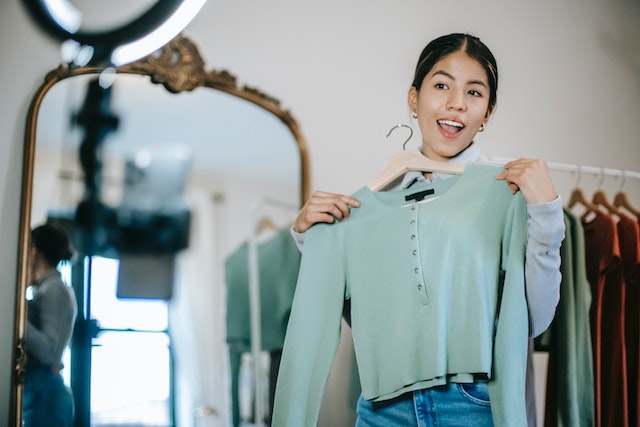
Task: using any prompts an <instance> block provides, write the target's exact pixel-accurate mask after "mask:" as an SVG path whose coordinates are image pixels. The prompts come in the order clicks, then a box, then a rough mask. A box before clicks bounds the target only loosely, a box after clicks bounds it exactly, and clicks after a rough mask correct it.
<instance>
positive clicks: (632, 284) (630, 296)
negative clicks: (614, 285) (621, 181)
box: [618, 214, 640, 427]
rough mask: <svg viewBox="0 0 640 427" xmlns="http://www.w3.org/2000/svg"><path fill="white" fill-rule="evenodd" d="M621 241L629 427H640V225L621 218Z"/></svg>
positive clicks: (622, 215)
mask: <svg viewBox="0 0 640 427" xmlns="http://www.w3.org/2000/svg"><path fill="white" fill-rule="evenodd" d="M618 239H619V241H620V255H621V258H622V272H623V278H624V282H625V285H626V286H625V291H626V294H625V309H624V311H625V322H624V331H625V346H626V349H627V389H628V399H629V425H630V426H632V427H640V413H639V412H638V408H640V390H639V389H638V376H639V375H640V372H639V371H640V370H639V367H640V357H639V355H640V340H639V337H638V333H639V329H640V310H639V309H640V304H639V303H640V238H639V227H638V222H637V221H636V220H635V219H634V218H631V217H629V216H627V215H624V214H621V215H620V220H619V221H618Z"/></svg>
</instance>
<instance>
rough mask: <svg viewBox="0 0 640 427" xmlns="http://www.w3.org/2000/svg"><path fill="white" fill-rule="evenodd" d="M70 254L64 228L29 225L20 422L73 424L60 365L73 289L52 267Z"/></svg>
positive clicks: (33, 426)
mask: <svg viewBox="0 0 640 427" xmlns="http://www.w3.org/2000/svg"><path fill="white" fill-rule="evenodd" d="M72 255H73V250H72V246H71V243H70V241H69V237H68V236H67V233H66V232H65V230H64V229H62V228H60V227H58V226H55V225H53V224H51V223H47V224H44V225H41V226H38V227H36V228H34V229H33V230H32V231H31V251H30V252H29V278H28V279H29V281H30V285H31V286H32V287H33V290H34V292H33V298H32V299H31V300H30V301H29V304H28V310H27V316H28V323H27V331H26V338H25V347H26V351H27V365H26V369H25V381H24V404H23V425H24V427H39V426H43V427H44V426H47V427H48V426H56V427H67V426H68V427H70V426H72V425H73V420H74V404H73V398H72V394H71V390H70V389H69V388H68V387H67V386H66V385H65V384H64V382H63V380H62V376H61V375H60V371H61V370H62V368H63V365H62V354H63V352H64V350H65V348H66V347H67V345H68V344H69V341H70V340H71V334H72V332H73V325H74V321H75V318H76V314H77V306H76V299H75V295H74V293H73V290H72V289H71V288H70V287H69V286H67V285H66V284H65V283H64V282H63V281H62V278H61V276H60V272H59V271H58V270H57V269H56V267H57V265H58V263H59V262H60V261H62V260H69V259H71V257H72Z"/></svg>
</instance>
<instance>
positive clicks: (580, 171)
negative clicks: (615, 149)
mask: <svg viewBox="0 0 640 427" xmlns="http://www.w3.org/2000/svg"><path fill="white" fill-rule="evenodd" d="M487 160H488V161H489V162H495V163H500V164H504V163H507V162H509V161H511V160H514V159H508V158H503V157H493V156H492V157H488V158H487ZM546 163H547V168H549V170H553V171H560V172H572V173H575V174H577V175H578V179H579V178H580V177H581V175H585V174H588V175H594V176H600V177H604V176H612V177H615V178H622V179H623V184H624V180H626V179H627V178H631V179H636V180H638V181H640V172H635V171H630V170H626V169H615V168H605V167H599V166H585V165H581V164H572V163H557V162H546Z"/></svg>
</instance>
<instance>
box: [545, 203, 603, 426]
mask: <svg viewBox="0 0 640 427" xmlns="http://www.w3.org/2000/svg"><path fill="white" fill-rule="evenodd" d="M564 215H565V226H566V232H565V239H564V242H563V243H562V247H561V249H560V254H561V259H562V263H561V265H560V271H561V272H562V283H561V285H560V295H561V297H560V302H559V303H558V308H557V312H556V317H555V318H554V320H553V323H552V324H551V326H550V327H549V329H548V330H547V331H546V332H545V333H544V334H543V335H541V336H540V337H538V338H537V339H536V341H535V342H536V349H537V350H541V351H546V352H548V353H549V362H548V372H547V388H546V394H545V399H546V402H545V417H544V425H545V427H556V426H561V427H591V426H593V425H594V424H593V423H594V417H595V412H594V411H595V409H594V382H593V381H594V378H593V375H594V374H593V353H592V348H593V347H592V343H591V328H590V326H589V325H590V320H589V319H590V318H589V308H590V306H591V300H592V298H591V287H590V285H589V282H588V281H587V272H586V265H585V247H584V230H583V227H582V223H581V222H580V220H579V219H578V218H576V217H575V215H573V214H572V213H571V212H570V211H568V210H567V209H565V211H564Z"/></svg>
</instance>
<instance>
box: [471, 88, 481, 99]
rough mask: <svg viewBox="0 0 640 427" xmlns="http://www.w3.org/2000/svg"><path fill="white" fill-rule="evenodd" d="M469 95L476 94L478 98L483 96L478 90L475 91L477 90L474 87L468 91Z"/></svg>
mask: <svg viewBox="0 0 640 427" xmlns="http://www.w3.org/2000/svg"><path fill="white" fill-rule="evenodd" d="M469 95H471V96H477V97H479V98H482V96H483V95H482V93H481V92H479V91H477V90H475V89H471V90H470V91H469Z"/></svg>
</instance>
